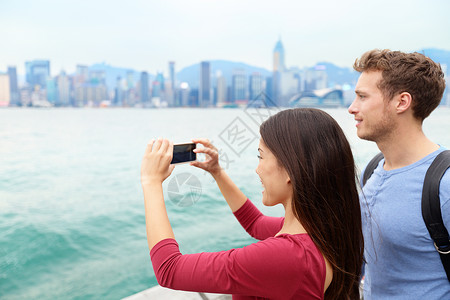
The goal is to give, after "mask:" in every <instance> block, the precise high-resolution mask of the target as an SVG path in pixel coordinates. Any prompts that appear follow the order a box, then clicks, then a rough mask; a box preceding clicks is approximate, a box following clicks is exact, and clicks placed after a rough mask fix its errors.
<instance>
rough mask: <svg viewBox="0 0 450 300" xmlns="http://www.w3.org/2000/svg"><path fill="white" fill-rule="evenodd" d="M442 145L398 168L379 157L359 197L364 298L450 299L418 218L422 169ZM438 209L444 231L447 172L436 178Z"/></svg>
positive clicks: (448, 208)
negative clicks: (440, 213)
mask: <svg viewBox="0 0 450 300" xmlns="http://www.w3.org/2000/svg"><path fill="white" fill-rule="evenodd" d="M443 150H445V149H444V148H442V147H441V148H439V149H438V150H437V151H435V152H433V153H431V154H429V155H427V156H426V157H424V158H423V159H421V160H419V161H417V162H415V163H413V164H411V165H409V166H406V167H403V168H400V169H395V170H390V171H386V170H384V168H383V165H384V159H382V160H381V161H380V163H379V164H378V166H377V168H376V169H375V171H374V173H373V174H372V176H371V177H370V179H369V180H368V181H367V182H366V185H365V186H364V187H363V193H362V194H361V195H360V201H361V214H362V223H363V233H364V244H365V245H364V248H365V249H364V257H365V259H366V262H367V264H366V266H365V281H364V299H365V300H370V299H374V300H377V299H390V300H391V299H408V300H412V299H439V300H441V299H450V282H449V281H448V279H447V276H446V274H445V270H444V267H443V266H442V262H441V259H440V257H439V253H438V252H437V251H436V249H435V248H434V245H433V240H432V239H431V237H430V235H429V233H428V230H427V228H426V226H425V223H424V221H423V218H422V208H421V202H422V188H423V181H424V178H425V173H426V171H427V170H428V167H429V166H430V165H431V163H432V162H433V160H434V158H435V157H436V156H437V155H438V154H439V153H440V152H442V151H443ZM439 196H440V200H441V212H442V218H443V220H444V225H445V227H446V228H447V229H448V230H449V231H450V171H449V170H447V172H446V173H445V174H444V176H443V177H442V180H441V185H440V192H439Z"/></svg>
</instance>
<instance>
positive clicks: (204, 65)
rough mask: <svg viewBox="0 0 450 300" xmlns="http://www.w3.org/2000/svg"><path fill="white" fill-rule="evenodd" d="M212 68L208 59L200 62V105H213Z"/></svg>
mask: <svg viewBox="0 0 450 300" xmlns="http://www.w3.org/2000/svg"><path fill="white" fill-rule="evenodd" d="M210 89H211V68H210V64H209V62H208V61H202V62H201V63H200V84H199V91H198V94H199V106H202V107H205V106H209V105H211V97H210Z"/></svg>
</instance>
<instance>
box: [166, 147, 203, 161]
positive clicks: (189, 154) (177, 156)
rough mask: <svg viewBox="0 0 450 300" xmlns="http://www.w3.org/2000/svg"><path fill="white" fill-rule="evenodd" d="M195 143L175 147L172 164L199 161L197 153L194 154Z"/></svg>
mask: <svg viewBox="0 0 450 300" xmlns="http://www.w3.org/2000/svg"><path fill="white" fill-rule="evenodd" d="M195 147H196V144H195V143H188V144H177V145H173V158H172V161H171V162H170V163H171V164H180V163H184V162H188V161H194V160H197V153H195V152H194V149H195Z"/></svg>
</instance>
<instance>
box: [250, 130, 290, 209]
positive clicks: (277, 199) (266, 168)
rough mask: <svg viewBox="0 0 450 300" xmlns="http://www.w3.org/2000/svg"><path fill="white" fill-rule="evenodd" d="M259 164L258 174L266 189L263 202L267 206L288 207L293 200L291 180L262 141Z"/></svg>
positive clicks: (260, 141)
mask: <svg viewBox="0 0 450 300" xmlns="http://www.w3.org/2000/svg"><path fill="white" fill-rule="evenodd" d="M258 151H259V164H258V167H257V168H256V174H258V176H259V178H260V179H261V183H262V185H263V187H264V190H263V199H262V202H263V204H264V205H266V206H273V205H276V204H279V203H282V204H283V205H286V203H287V202H288V200H290V199H292V185H291V180H290V179H289V176H288V174H287V172H286V170H285V169H284V168H283V167H282V166H281V165H280V164H279V163H278V161H277V159H276V158H275V156H274V155H273V153H272V152H271V151H270V150H269V148H267V146H266V145H265V144H264V141H263V140H262V139H260V140H259V148H258Z"/></svg>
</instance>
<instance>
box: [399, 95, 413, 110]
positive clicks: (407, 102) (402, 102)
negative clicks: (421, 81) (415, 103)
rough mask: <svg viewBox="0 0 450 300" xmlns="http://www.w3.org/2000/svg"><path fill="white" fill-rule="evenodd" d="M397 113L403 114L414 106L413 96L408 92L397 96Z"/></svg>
mask: <svg viewBox="0 0 450 300" xmlns="http://www.w3.org/2000/svg"><path fill="white" fill-rule="evenodd" d="M396 105H397V106H396V110H397V113H399V114H401V113H404V112H405V111H407V110H408V109H409V108H410V107H411V105H412V96H411V94H410V93H408V92H402V93H400V95H398V96H397V104H396Z"/></svg>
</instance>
